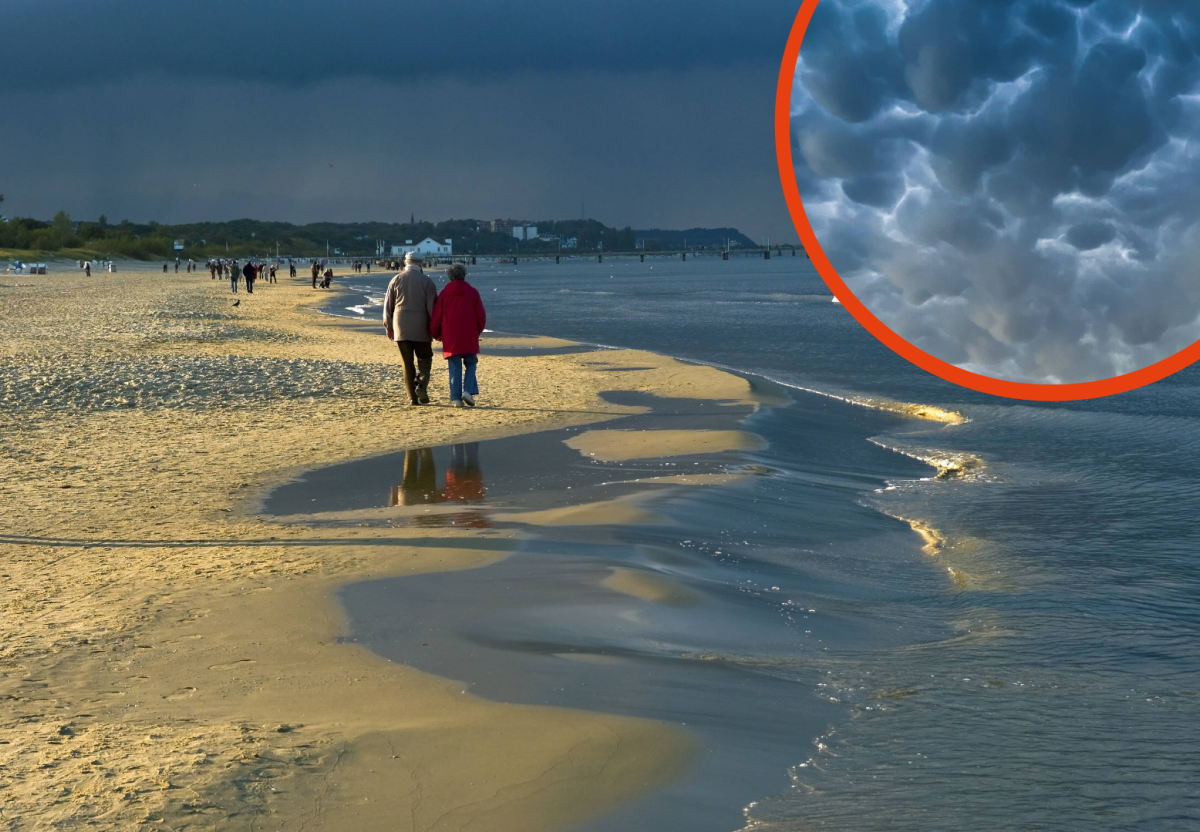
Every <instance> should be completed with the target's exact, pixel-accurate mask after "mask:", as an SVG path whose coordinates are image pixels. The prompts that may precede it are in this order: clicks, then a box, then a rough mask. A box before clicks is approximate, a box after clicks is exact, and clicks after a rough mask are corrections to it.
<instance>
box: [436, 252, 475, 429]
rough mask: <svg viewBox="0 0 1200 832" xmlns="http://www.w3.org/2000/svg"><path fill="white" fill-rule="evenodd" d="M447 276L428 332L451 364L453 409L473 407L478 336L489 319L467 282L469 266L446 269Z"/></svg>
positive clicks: (473, 288)
mask: <svg viewBox="0 0 1200 832" xmlns="http://www.w3.org/2000/svg"><path fill="white" fill-rule="evenodd" d="M446 276H447V277H449V278H450V282H449V283H448V284H446V288H445V289H443V290H442V293H441V294H440V295H438V298H437V301H436V302H435V303H434V304H433V319H432V320H431V321H430V322H429V331H430V333H431V334H432V335H433V337H434V338H436V339H438V340H439V341H441V342H442V356H443V357H444V358H445V359H446V360H447V362H448V363H449V367H448V369H449V371H450V404H451V406H453V407H462V406H463V405H464V404H465V405H466V406H467V407H474V406H475V397H476V396H478V395H479V385H478V384H476V382H475V365H476V364H478V363H479V336H480V335H481V334H482V333H483V327H484V324H485V323H487V316H486V315H485V314H484V311H483V299H482V298H480V297H479V292H478V291H476V289H475V287H474V286H472V285H471V284H470V283H468V282H467V280H466V277H467V267H466V266H464V265H462V264H460V263H455V264H454V265H452V266H451V267H450V268H449V269H447V270H446ZM464 368H465V371H464Z"/></svg>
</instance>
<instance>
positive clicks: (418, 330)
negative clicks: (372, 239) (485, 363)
mask: <svg viewBox="0 0 1200 832" xmlns="http://www.w3.org/2000/svg"><path fill="white" fill-rule="evenodd" d="M423 265H424V260H423V259H422V257H421V255H419V254H417V253H416V252H409V253H408V254H407V255H406V256H405V258H404V270H403V271H402V272H400V273H399V274H398V275H396V276H395V277H393V278H392V282H391V283H389V284H388V288H387V297H386V299H385V300H384V302H383V325H384V327H385V328H386V329H387V336H388V338H389V339H391V340H392V341H395V342H396V345H397V346H398V347H400V358H401V359H402V360H403V361H404V386H405V387H406V388H407V389H408V402H409V404H412V405H420V404H429V373H430V370H431V369H432V366H433V343H432V341H433V339H434V338H436V339H437V340H439V341H441V342H442V356H443V357H444V358H445V359H446V360H447V362H448V363H449V370H450V404H451V405H452V406H453V407H463V406H464V405H465V406H467V407H474V406H475V397H476V396H478V395H479V386H478V384H476V382H475V365H476V364H477V363H478V362H479V336H480V335H481V334H482V333H483V327H484V324H485V323H486V321H487V318H486V316H485V315H484V311H483V300H482V298H480V297H479V292H477V291H476V290H475V287H474V286H472V285H471V284H470V283H467V281H466V277H467V268H466V266H462V265H460V264H458V263H455V264H454V265H452V266H451V267H450V268H449V269H447V270H446V276H447V277H449V278H450V283H449V284H448V285H447V286H446V288H445V289H443V290H442V293H441V294H440V295H439V294H438V291H437V287H436V286H435V285H434V283H433V280H431V279H430V278H429V276H428V275H427V274H425V272H424V271H422V268H421V267H422V266H423ZM414 359H415V366H414Z"/></svg>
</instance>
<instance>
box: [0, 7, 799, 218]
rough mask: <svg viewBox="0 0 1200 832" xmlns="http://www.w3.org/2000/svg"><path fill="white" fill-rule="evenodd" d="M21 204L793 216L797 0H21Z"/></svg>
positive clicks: (11, 145)
mask: <svg viewBox="0 0 1200 832" xmlns="http://www.w3.org/2000/svg"><path fill="white" fill-rule="evenodd" d="M0 6H2V10H0V124H2V125H3V129H0V193H4V194H5V203H4V205H3V213H5V214H15V215H19V216H36V217H41V218H49V217H51V216H53V215H54V213H55V212H56V211H58V210H60V209H62V210H66V211H68V212H69V213H71V214H72V216H74V217H76V218H95V217H96V216H97V215H98V214H101V213H103V214H106V215H107V216H108V217H109V218H111V219H113V220H117V219H120V218H124V217H129V218H130V219H133V220H138V221H143V222H144V221H146V220H149V219H155V220H158V221H161V222H168V223H172V222H187V221H198V220H208V219H212V220H219V219H233V218H237V217H243V216H254V217H258V218H262V219H280V220H291V221H295V222H315V221H321V220H341V219H354V220H363V219H378V220H388V221H397V220H401V219H403V220H407V219H408V217H409V216H410V214H411V213H415V214H416V215H417V217H419V218H425V219H431V220H436V219H445V218H449V217H464V216H466V217H483V218H489V217H497V216H500V217H516V218H534V219H536V218H539V217H542V218H544V217H563V218H568V217H577V216H579V214H580V211H581V202H586V212H587V214H588V215H589V216H591V217H594V218H596V219H600V220H602V221H604V222H609V223H613V224H618V225H625V224H630V225H633V226H634V227H648V228H655V227H662V228H689V227H693V226H714V227H723V226H738V227H740V228H742V229H743V230H744V231H745V232H746V233H748V234H750V235H752V236H754V237H756V238H761V237H763V236H768V235H769V236H770V237H771V238H772V239H773V240H779V239H781V238H784V237H785V236H786V237H788V238H792V234H793V232H792V228H791V222H790V219H789V217H788V215H787V211H786V207H785V205H784V204H783V200H782V199H781V197H780V193H779V179H778V170H777V166H776V164H775V158H774V134H773V122H772V112H773V103H774V91H775V82H776V79H777V76H778V61H779V56H780V55H781V54H782V52H783V48H784V44H785V43H786V41H787V32H788V26H789V25H790V23H791V21H792V19H793V18H794V16H795V13H796V6H795V2H794V0H747V2H744V3H741V4H740V5H738V6H737V7H736V8H733V7H731V6H730V5H729V4H728V3H726V2H719V0H656V2H653V3H646V2H640V0H639V2H634V0H598V2H593V3H570V2H562V1H561V0H526V2H523V3H506V2H491V1H489V2H483V1H482V0H471V1H470V2H467V0H341V2H338V3H331V2H328V0H286V2H285V0H170V1H169V2H164V0H3V3H0Z"/></svg>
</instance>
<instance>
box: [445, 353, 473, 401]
mask: <svg viewBox="0 0 1200 832" xmlns="http://www.w3.org/2000/svg"><path fill="white" fill-rule="evenodd" d="M446 363H447V368H448V369H449V370H450V401H452V402H456V401H458V400H460V399H461V398H462V395H463V388H464V387H466V389H467V392H468V393H470V394H471V395H472V396H478V395H479V385H478V384H476V383H475V365H476V364H478V363H479V356H478V355H452V356H450V357H449V358H447V359H446ZM464 365H465V366H466V368H467V375H466V378H464V377H463V366H464Z"/></svg>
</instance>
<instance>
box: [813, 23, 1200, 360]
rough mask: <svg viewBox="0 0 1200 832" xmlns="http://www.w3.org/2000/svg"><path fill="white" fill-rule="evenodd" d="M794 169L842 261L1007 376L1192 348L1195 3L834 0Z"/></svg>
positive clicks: (956, 351) (1198, 170)
mask: <svg viewBox="0 0 1200 832" xmlns="http://www.w3.org/2000/svg"><path fill="white" fill-rule="evenodd" d="M794 90H795V92H794V94H793V101H792V138H793V143H794V146H795V148H796V151H797V152H796V154H795V156H796V160H797V164H796V177H797V181H798V183H799V185H800V191H801V195H802V197H803V199H804V205H805V208H806V211H807V213H808V215H809V218H810V220H811V221H812V224H813V228H814V231H815V232H816V234H817V237H818V239H819V240H820V241H821V245H822V247H823V248H824V249H825V252H826V253H827V254H828V255H829V257H830V259H831V260H832V261H833V264H834V266H835V267H836V268H837V269H838V272H839V274H841V276H842V277H843V278H844V279H845V280H846V281H847V283H848V284H849V285H850V287H851V289H852V290H853V291H854V292H855V294H856V295H857V297H859V298H860V299H861V300H862V301H863V302H864V303H865V304H866V305H867V307H868V308H869V309H871V311H872V312H874V313H875V314H876V315H877V316H879V317H880V318H881V319H882V320H883V321H884V322H885V323H887V324H888V325H889V326H890V327H891V328H892V329H894V330H895V331H897V332H898V333H899V334H901V335H902V336H904V337H905V338H906V339H907V340H909V341H910V342H911V343H913V344H915V345H916V346H918V347H920V348H921V349H923V350H925V351H926V352H929V353H931V354H933V355H935V356H937V357H939V358H942V359H943V360H946V361H948V362H950V363H953V364H957V365H959V366H962V367H965V368H967V369H970V370H974V371H976V372H981V373H984V374H986V375H990V376H993V377H1002V378H1010V379H1017V380H1023V381H1037V382H1078V381H1088V380H1093V379H1100V378H1107V377H1111V376H1113V375H1117V374H1120V373H1124V372H1128V371H1131V370H1134V369H1138V368H1140V367H1144V366H1147V365H1149V364H1151V363H1154V362H1155V361H1157V360H1160V359H1162V358H1165V357H1167V356H1169V355H1171V354H1172V353H1174V352H1177V351H1178V350H1180V349H1182V348H1183V347H1185V346H1187V345H1188V344H1190V343H1192V342H1194V341H1196V340H1197V339H1200V323H1198V320H1197V319H1198V316H1200V3H1197V2H1196V0H1006V1H1005V2H1001V0H912V2H905V0H822V2H821V3H820V5H819V6H818V7H817V10H816V14H815V15H814V17H813V21H812V24H811V26H810V28H809V30H808V32H807V34H806V36H805V41H804V45H803V47H802V49H801V56H800V62H799V64H798V65H797V67H796V84H795V87H794Z"/></svg>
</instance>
